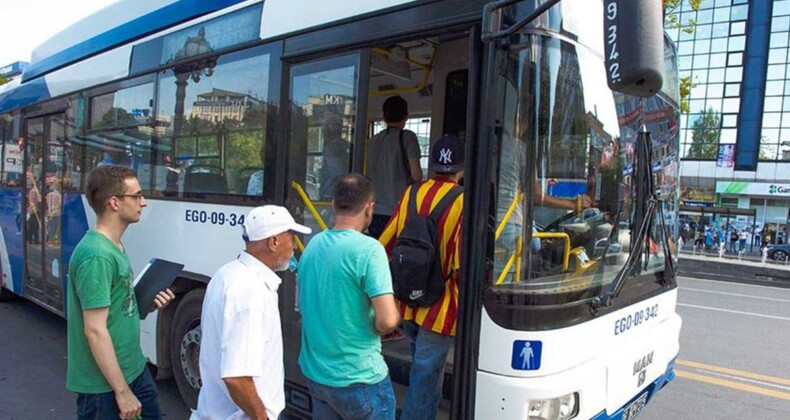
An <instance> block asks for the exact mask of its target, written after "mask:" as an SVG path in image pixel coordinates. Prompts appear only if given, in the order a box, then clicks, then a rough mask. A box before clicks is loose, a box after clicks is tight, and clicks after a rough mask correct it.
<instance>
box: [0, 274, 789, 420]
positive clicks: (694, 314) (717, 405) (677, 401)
mask: <svg viewBox="0 0 790 420" xmlns="http://www.w3.org/2000/svg"><path fill="white" fill-rule="evenodd" d="M679 284H680V291H679V298H678V301H679V306H678V311H679V312H680V314H681V316H682V317H683V328H682V330H681V344H680V346H681V350H680V356H679V357H678V365H677V378H676V379H675V381H674V382H672V383H671V384H669V385H668V386H667V387H666V388H665V389H664V390H662V391H661V392H660V393H659V394H658V395H657V396H656V397H655V398H654V400H653V401H651V402H650V403H649V404H648V406H647V407H646V409H645V410H644V411H643V412H642V413H641V414H640V415H639V417H638V418H639V419H640V420H659V419H668V418H671V419H681V420H682V419H699V418H705V419H741V418H743V419H785V418H790V414H788V413H790V357H788V354H790V353H788V348H790V289H780V288H770V287H762V286H751V285H743V284H733V283H724V282H717V281H705V280H694V279H687V278H681V279H680V280H679ZM65 357H66V322H65V321H64V320H63V319H62V318H60V317H58V316H56V315H53V314H51V313H49V312H47V311H45V310H43V309H41V308H39V307H37V306H36V305H34V304H32V303H29V302H26V301H24V300H15V301H12V302H3V303H0V419H1V420H6V419H13V420H23V419H25V420H26V419H31V420H46V419H65V418H74V396H73V394H71V393H69V392H68V391H66V389H65V377H66V359H65ZM158 387H159V392H160V397H159V401H160V405H161V406H162V410H163V412H164V415H165V417H166V418H171V419H184V418H187V416H188V410H187V409H186V407H184V405H183V404H182V403H181V402H180V398H179V396H178V392H177V390H176V388H175V384H174V382H173V381H172V380H166V381H161V382H159V383H158Z"/></svg>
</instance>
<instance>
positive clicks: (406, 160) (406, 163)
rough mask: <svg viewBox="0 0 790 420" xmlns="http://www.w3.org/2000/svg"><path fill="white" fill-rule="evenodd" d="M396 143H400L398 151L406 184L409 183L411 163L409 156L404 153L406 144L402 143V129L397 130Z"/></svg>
mask: <svg viewBox="0 0 790 420" xmlns="http://www.w3.org/2000/svg"><path fill="white" fill-rule="evenodd" d="M398 143H400V152H401V156H402V157H403V165H404V170H405V171H406V181H407V184H408V183H411V165H410V164H409V156H408V155H407V154H406V146H404V145H403V130H399V132H398Z"/></svg>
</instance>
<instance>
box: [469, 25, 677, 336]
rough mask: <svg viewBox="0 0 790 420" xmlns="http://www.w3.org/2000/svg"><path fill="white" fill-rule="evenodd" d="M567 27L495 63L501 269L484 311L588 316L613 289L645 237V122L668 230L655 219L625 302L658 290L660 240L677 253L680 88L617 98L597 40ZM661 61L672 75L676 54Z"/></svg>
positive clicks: (534, 35) (524, 41) (529, 37)
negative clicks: (640, 169)
mask: <svg viewBox="0 0 790 420" xmlns="http://www.w3.org/2000/svg"><path fill="white" fill-rule="evenodd" d="M568 27H569V26H568V25H565V26H560V28H561V29H559V30H558V31H557V32H556V33H555V32H552V31H547V30H544V29H540V28H531V29H526V30H525V31H524V32H522V33H521V34H519V35H516V36H514V41H516V42H511V43H510V45H508V47H507V49H506V50H505V51H503V52H501V54H502V55H503V56H502V57H500V59H499V60H498V63H499V64H498V66H499V71H498V78H499V81H498V83H499V86H500V89H501V90H500V92H502V95H501V102H500V103H499V104H498V106H499V107H500V109H501V112H502V115H503V117H502V119H501V125H502V131H501V136H499V139H498V141H497V142H498V146H499V148H498V153H497V157H498V165H497V169H498V170H497V174H498V178H497V191H496V210H495V211H496V220H497V229H496V234H495V245H494V251H493V267H494V269H493V273H492V274H491V275H490V276H489V282H488V287H487V289H486V294H485V302H486V306H487V309H489V312H492V309H496V308H492V307H491V306H500V307H504V306H506V307H508V308H510V309H513V308H516V310H517V309H518V308H522V309H524V308H535V307H540V306H544V307H545V306H558V307H559V306H563V307H567V306H573V304H578V306H580V307H581V306H582V304H583V303H585V302H588V301H589V300H590V299H592V298H594V297H596V296H598V295H599V294H601V293H602V292H603V291H605V290H606V288H607V286H608V285H609V284H611V283H612V281H613V279H614V278H615V276H616V275H617V273H618V272H620V271H621V270H622V269H623V267H624V265H625V263H626V260H627V258H628V255H629V253H630V252H631V250H632V248H634V247H635V244H634V242H633V241H632V232H633V234H634V236H635V235H636V232H637V230H638V228H639V226H637V225H636V223H635V221H634V214H633V210H634V200H635V196H634V191H635V189H634V180H633V175H634V169H635V168H634V165H635V163H637V162H636V160H635V158H634V157H635V151H636V149H635V145H636V140H637V134H638V132H639V128H640V127H641V126H642V125H644V126H645V127H646V128H647V130H648V131H649V132H650V134H651V137H652V141H651V146H652V149H651V153H652V162H651V163H652V164H651V169H652V173H653V178H654V184H655V188H656V192H657V193H658V197H659V199H660V202H659V205H658V206H659V209H658V211H662V212H663V215H664V221H665V224H664V226H661V224H660V223H659V222H660V220H659V218H658V217H656V218H655V221H654V228H653V229H652V230H651V233H650V235H649V237H648V238H647V239H646V242H645V246H644V247H643V248H644V249H643V257H642V259H641V261H640V264H639V270H638V274H639V276H637V278H635V279H633V280H635V281H629V282H628V285H627V286H626V289H624V290H628V291H629V292H628V293H626V295H629V296H630V298H628V299H627V300H629V301H630V302H628V303H633V302H634V301H635V300H638V299H642V298H645V297H647V296H650V295H653V294H655V293H658V292H659V291H660V289H661V282H660V281H659V280H658V278H659V277H661V275H662V272H663V271H664V270H665V263H666V260H665V254H664V247H663V245H664V244H665V242H664V237H665V236H666V237H667V239H669V241H668V243H669V244H670V246H669V247H668V249H672V251H671V253H674V252H675V251H674V248H673V242H672V238H675V237H677V227H676V226H675V225H674V223H675V218H674V217H672V215H673V214H675V213H676V211H677V209H676V205H677V189H678V183H677V180H678V163H677V144H678V136H677V118H678V114H677V112H678V109H677V105H676V104H677V102H676V101H677V98H676V95H675V94H673V93H672V91H673V90H675V91H676V89H677V85H676V81H675V79H674V78H672V77H665V80H666V81H665V85H664V89H665V92H662V93H661V94H659V95H656V96H654V97H651V98H646V99H642V98H636V97H630V96H626V95H623V94H619V93H615V92H613V91H611V90H610V89H609V88H608V86H607V80H606V74H605V67H604V65H603V61H602V58H601V55H600V53H596V51H597V50H598V49H597V48H596V46H597V45H600V40H598V39H597V38H589V37H587V38H586V37H585V35H584V33H579V34H574V33H570V32H568ZM595 36H597V35H595ZM588 38H589V39H588ZM665 52H666V55H667V60H666V61H667V64H668V69H667V73H668V74H669V75H670V76H671V74H672V72H673V66H674V50H673V47H672V46H671V45H670V44H667V46H666V48H665ZM634 240H635V238H634ZM670 258H675V255H672V256H670ZM645 274H650V275H649V276H645ZM493 312H495V310H494V311H493ZM578 313H581V310H580V311H578ZM577 315H578V314H577ZM577 315H569V317H570V318H573V320H570V319H565V320H564V321H563V320H562V319H561V317H560V318H555V319H558V321H557V322H559V323H561V324H565V325H568V324H571V323H574V322H580V320H579V317H578V316H577ZM512 316H513V315H511V317H512ZM527 318H529V317H527ZM509 326H510V327H513V328H519V327H523V328H525V329H532V328H539V329H546V328H556V327H559V326H561V325H552V324H551V322H548V323H546V322H543V323H542V324H541V325H538V326H535V325H509Z"/></svg>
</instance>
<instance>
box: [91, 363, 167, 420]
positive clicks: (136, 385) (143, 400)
mask: <svg viewBox="0 0 790 420" xmlns="http://www.w3.org/2000/svg"><path fill="white" fill-rule="evenodd" d="M129 388H131V390H132V393H134V395H135V397H137V399H138V400H139V401H140V404H141V405H142V406H143V411H142V413H141V414H140V415H141V417H142V418H143V419H146V420H149V419H150V420H160V419H161V418H162V412H161V411H160V410H159V401H158V400H157V392H156V384H155V383H154V378H153V377H152V376H151V372H150V371H149V370H148V366H146V367H145V369H144V370H143V373H141V374H140V376H138V377H137V379H135V380H134V381H132V383H130V384H129ZM120 415H121V412H120V410H119V409H118V403H116V402H115V393H114V392H112V391H110V392H104V393H101V394H77V419H78V420H94V419H96V420H103V419H117V418H120Z"/></svg>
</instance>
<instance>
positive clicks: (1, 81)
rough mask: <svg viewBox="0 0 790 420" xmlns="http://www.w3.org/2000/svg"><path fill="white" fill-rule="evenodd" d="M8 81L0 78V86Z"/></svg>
mask: <svg viewBox="0 0 790 420" xmlns="http://www.w3.org/2000/svg"><path fill="white" fill-rule="evenodd" d="M9 81H10V80H9V79H6V78H5V77H3V76H0V86H2V85H4V84H6V83H8V82H9Z"/></svg>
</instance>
